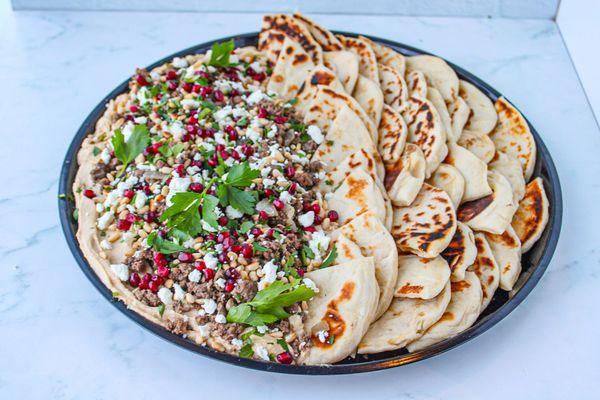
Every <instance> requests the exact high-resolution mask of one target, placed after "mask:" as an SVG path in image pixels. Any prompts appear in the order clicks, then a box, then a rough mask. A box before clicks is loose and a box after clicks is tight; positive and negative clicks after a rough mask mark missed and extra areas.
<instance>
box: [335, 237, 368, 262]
mask: <svg viewBox="0 0 600 400" xmlns="http://www.w3.org/2000/svg"><path fill="white" fill-rule="evenodd" d="M332 246H333V247H332V248H335V251H336V254H337V257H336V258H335V261H334V265H338V264H346V263H348V262H351V261H354V260H358V259H360V258H363V255H362V253H361V251H360V247H358V245H357V244H356V243H354V242H353V241H352V240H350V239H348V238H347V237H346V236H344V235H339V236H337V237H336V238H335V239H334V240H333V245H332Z"/></svg>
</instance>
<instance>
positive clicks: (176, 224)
mask: <svg viewBox="0 0 600 400" xmlns="http://www.w3.org/2000/svg"><path fill="white" fill-rule="evenodd" d="M202 197H203V196H202V194H200V193H193V192H180V193H176V194H175V196H173V197H172V198H171V203H172V204H171V206H170V207H169V208H167V209H166V210H165V211H164V212H163V213H162V214H161V216H160V221H161V222H165V221H166V222H167V227H169V228H177V229H178V230H180V231H183V232H185V233H187V234H188V235H190V236H195V235H197V234H199V233H200V232H201V231H202V221H201V220H200V213H199V212H198V207H199V206H200V204H201V202H202Z"/></svg>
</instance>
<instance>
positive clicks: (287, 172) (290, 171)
mask: <svg viewBox="0 0 600 400" xmlns="http://www.w3.org/2000/svg"><path fill="white" fill-rule="evenodd" d="M294 175H296V168H294V167H293V166H291V165H288V166H287V167H285V176H287V177H288V178H292V177H293V176H294Z"/></svg>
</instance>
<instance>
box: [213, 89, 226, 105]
mask: <svg viewBox="0 0 600 400" xmlns="http://www.w3.org/2000/svg"><path fill="white" fill-rule="evenodd" d="M213 98H214V99H215V101H217V102H219V103H220V102H222V101H223V100H225V95H224V94H223V92H221V91H220V90H215V92H214V94H213Z"/></svg>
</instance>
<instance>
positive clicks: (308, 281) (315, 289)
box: [302, 278, 319, 293]
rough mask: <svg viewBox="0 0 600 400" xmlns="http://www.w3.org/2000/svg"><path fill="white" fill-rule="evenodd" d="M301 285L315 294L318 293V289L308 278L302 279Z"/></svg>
mask: <svg viewBox="0 0 600 400" xmlns="http://www.w3.org/2000/svg"><path fill="white" fill-rule="evenodd" d="M302 283H304V285H305V286H306V287H307V288H309V289H311V290H312V291H313V292H315V293H319V288H318V287H317V284H316V283H315V282H314V281H313V280H312V279H310V278H304V279H302Z"/></svg>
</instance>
